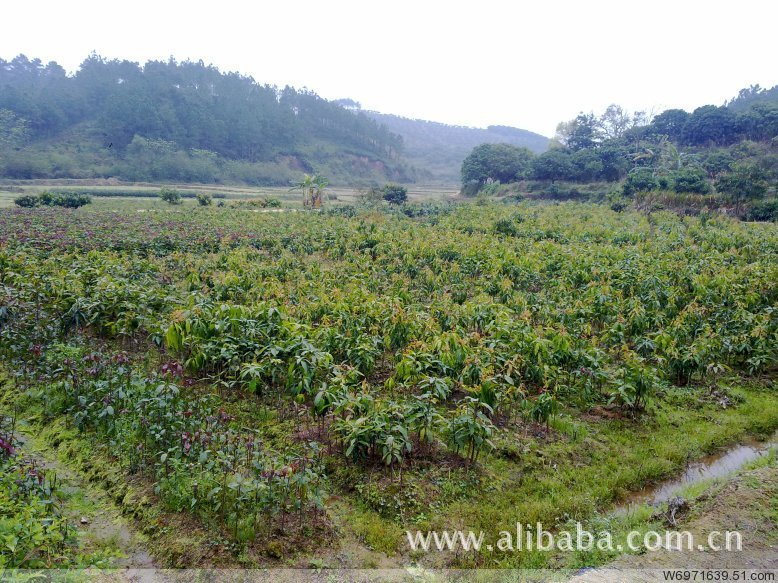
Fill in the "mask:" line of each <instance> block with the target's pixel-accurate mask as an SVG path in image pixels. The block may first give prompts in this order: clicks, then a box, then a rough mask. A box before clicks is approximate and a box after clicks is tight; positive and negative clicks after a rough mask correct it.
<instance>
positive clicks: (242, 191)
mask: <svg viewBox="0 0 778 583" xmlns="http://www.w3.org/2000/svg"><path fill="white" fill-rule="evenodd" d="M163 186H166V187H168V188H175V189H176V190H178V191H180V192H181V193H182V194H184V195H186V194H190V195H192V196H193V195H194V194H197V193H207V194H210V195H211V196H223V197H224V200H247V199H252V198H261V197H275V198H278V199H280V200H281V202H282V203H283V205H284V206H292V207H293V206H299V205H300V202H301V195H300V193H299V192H297V191H293V190H290V189H289V188H285V187H277V186H269V187H248V186H245V187H244V186H222V185H213V184H173V185H171V184H148V183H117V184H110V185H106V184H95V181H90V180H86V181H74V180H30V181H19V180H17V181H13V182H8V183H6V184H3V183H0V208H4V207H5V208H7V207H12V206H14V204H13V201H14V199H15V198H17V197H18V196H21V195H23V194H37V193H39V192H42V191H44V190H52V191H78V192H84V193H87V194H90V195H92V197H93V198H92V206H91V207H90V208H93V209H106V208H116V209H132V208H166V207H167V206H168V205H167V203H164V202H162V201H161V200H158V199H156V198H155V196H156V194H157V193H158V192H159V190H160V189H161V188H162V187H163ZM133 191H135V192H137V193H138V195H137V196H132V194H131V193H132V192H133ZM457 192H458V189H457V188H456V187H453V186H424V185H413V186H409V187H408V198H409V199H410V200H411V201H419V200H445V199H450V198H452V197H455V196H456V195H457ZM327 193H328V195H329V197H330V198H329V202H330V203H334V204H353V203H355V202H356V201H357V199H358V197H359V195H360V190H359V189H358V188H353V187H342V186H339V187H331V188H328V189H327ZM215 202H218V201H215ZM183 204H184V205H187V206H189V205H196V204H197V202H196V200H195V199H194V198H184V203H183Z"/></svg>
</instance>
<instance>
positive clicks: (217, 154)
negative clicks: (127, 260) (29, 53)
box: [0, 54, 412, 184]
mask: <svg viewBox="0 0 778 583" xmlns="http://www.w3.org/2000/svg"><path fill="white" fill-rule="evenodd" d="M0 151H1V152H2V154H3V155H2V158H1V159H2V162H0V176H3V177H7V178H38V177H65V178H68V177H107V176H117V177H119V178H123V179H127V180H177V181H193V182H215V181H239V182H248V183H265V184H269V183H271V184H272V183H276V184H288V183H289V180H291V179H292V178H294V177H296V176H298V175H301V174H302V172H312V171H314V170H319V169H321V170H322V171H323V172H325V173H326V174H327V175H329V176H331V177H333V178H334V179H337V180H340V181H346V180H348V179H356V180H358V179H376V180H381V179H386V178H392V179H396V180H409V179H411V178H412V175H411V174H409V170H408V169H407V168H405V167H404V166H403V164H402V163H401V162H400V161H399V156H400V153H401V151H402V138H400V137H399V136H398V135H397V134H394V133H392V132H390V131H389V130H387V128H386V127H385V126H382V125H380V124H378V123H376V122H375V121H374V120H373V119H371V118H369V117H368V116H367V115H365V114H363V113H360V112H354V111H349V110H347V109H345V108H343V107H341V106H340V105H337V104H335V103H333V102H330V101H327V100H325V99H322V98H320V97H319V96H317V95H316V94H315V93H313V92H311V91H308V90H296V89H293V88H291V87H285V88H283V89H279V88H276V87H272V86H269V85H261V84H259V83H257V82H256V81H254V79H252V78H251V77H246V76H243V75H240V74H238V73H222V72H220V71H219V70H218V69H216V68H215V67H213V66H208V65H205V64H204V63H202V62H197V63H194V62H189V61H185V62H181V63H178V62H176V61H174V60H173V59H171V60H169V61H167V62H161V61H149V62H148V63H146V64H145V65H144V66H140V65H139V64H137V63H133V62H129V61H119V60H106V59H104V58H101V57H99V56H97V55H94V54H93V55H91V56H90V57H89V58H87V59H86V60H85V61H84V62H83V63H82V64H81V66H80V68H79V70H78V71H77V72H76V73H75V74H74V75H67V74H66V72H65V70H64V69H63V68H62V67H61V66H59V65H58V64H57V63H54V62H51V63H48V64H44V63H42V62H40V61H39V60H30V59H28V58H27V57H25V56H23V55H20V56H18V57H16V58H15V59H13V60H11V61H4V60H2V59H0Z"/></svg>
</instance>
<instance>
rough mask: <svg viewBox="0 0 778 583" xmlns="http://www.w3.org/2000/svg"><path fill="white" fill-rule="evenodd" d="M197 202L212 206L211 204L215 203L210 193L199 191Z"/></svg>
mask: <svg viewBox="0 0 778 583" xmlns="http://www.w3.org/2000/svg"><path fill="white" fill-rule="evenodd" d="M197 204H199V205H200V206H211V204H213V199H212V198H211V195H210V194H203V193H198V194H197Z"/></svg>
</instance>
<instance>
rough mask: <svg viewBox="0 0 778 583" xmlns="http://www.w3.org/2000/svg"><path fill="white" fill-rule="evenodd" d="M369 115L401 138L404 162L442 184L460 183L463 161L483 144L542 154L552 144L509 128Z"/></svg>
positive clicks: (539, 136)
mask: <svg viewBox="0 0 778 583" xmlns="http://www.w3.org/2000/svg"><path fill="white" fill-rule="evenodd" d="M366 113H367V115H369V116H370V117H372V118H373V119H374V120H376V121H377V122H379V123H380V124H382V125H384V126H385V127H386V128H388V130H389V131H391V132H392V133H395V134H399V135H400V136H402V138H403V142H404V144H405V150H404V152H405V158H406V159H407V160H408V162H409V163H410V164H411V165H413V166H416V167H418V168H424V169H426V170H428V171H429V172H430V178H432V179H433V180H437V181H441V182H451V183H455V184H456V183H458V182H459V181H460V179H461V175H460V170H461V168H462V161H463V160H464V159H465V158H466V157H467V155H468V154H470V152H471V151H472V150H473V148H474V147H476V146H478V145H480V144H484V143H493V144H497V143H503V144H511V145H513V146H523V147H526V148H529V149H530V150H532V151H533V152H535V153H540V152H544V151H545V150H546V149H547V148H548V143H549V139H548V138H546V137H544V136H541V135H540V134H536V133H533V132H530V131H528V130H522V129H518V128H513V127H507V126H489V127H488V128H486V129H482V128H471V127H463V126H451V125H446V124H442V123H437V122H432V121H423V120H418V119H408V118H405V117H400V116H396V115H389V114H383V113H377V112H373V111H368V112H366Z"/></svg>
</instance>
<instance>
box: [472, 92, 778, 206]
mask: <svg viewBox="0 0 778 583" xmlns="http://www.w3.org/2000/svg"><path fill="white" fill-rule="evenodd" d="M506 155H507V156H508V157H507V158H506ZM475 168H477V169H478V171H477V172H474V169H475ZM506 169H510V172H508V174H506ZM461 178H462V185H463V189H464V192H465V193H466V194H473V193H475V192H477V191H479V190H482V189H483V188H484V187H485V186H487V185H489V184H493V183H495V182H498V181H499V182H502V183H505V182H516V181H520V180H524V179H527V178H530V179H535V180H539V181H548V182H550V183H552V184H554V183H555V182H557V181H568V182H575V183H579V184H580V183H594V182H619V181H624V183H623V186H622V187H621V189H620V190H621V192H623V194H624V195H627V196H632V195H634V194H635V193H640V192H653V191H665V192H667V191H669V192H672V193H675V194H695V195H708V194H718V195H721V196H720V197H718V199H717V200H718V202H721V203H727V204H732V205H733V206H734V210H735V212H736V213H739V212H740V210H741V203H742V202H743V201H749V200H751V201H753V200H757V199H761V198H764V197H765V196H768V195H769V194H770V193H771V192H774V190H775V184H776V183H778V95H777V90H776V88H773V89H771V90H762V89H760V88H758V87H752V88H750V89H744V90H742V91H741V92H740V94H739V96H738V97H737V98H736V99H734V100H733V101H731V102H730V103H729V105H727V106H722V107H716V106H713V105H705V106H702V107H698V108H697V109H695V110H694V111H693V112H691V113H688V112H686V111H684V110H680V109H670V110H666V111H664V112H662V113H660V114H659V115H657V116H655V117H654V118H652V119H650V120H649V119H648V118H647V117H646V116H645V115H643V114H641V113H638V114H635V115H631V114H629V113H628V112H626V111H624V110H623V109H622V108H621V107H619V106H616V105H611V106H609V107H608V108H607V110H606V111H605V112H604V113H603V114H602V115H599V116H597V115H595V114H593V113H588V114H587V113H580V114H579V115H578V116H577V117H576V118H575V119H573V120H570V121H568V122H563V123H561V124H559V126H558V128H557V134H556V136H555V138H554V140H553V141H552V144H551V148H550V149H549V150H548V151H546V152H544V153H542V154H540V155H538V156H531V155H530V153H529V152H527V151H520V150H518V149H516V148H513V149H510V147H509V146H507V145H505V146H502V150H499V151H498V150H497V149H495V147H494V146H492V147H491V149H489V150H484V149H483V148H482V147H479V148H475V149H474V150H473V151H472V152H471V153H470V155H469V156H468V157H467V158H466V159H465V161H464V163H463V165H462V170H461ZM552 190H553V191H554V192H557V191H558V190H559V189H558V188H554V189H552ZM611 190H614V189H613V188H612V189H611ZM713 202H716V201H713Z"/></svg>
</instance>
